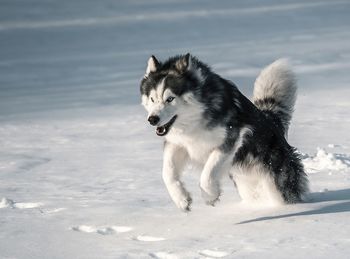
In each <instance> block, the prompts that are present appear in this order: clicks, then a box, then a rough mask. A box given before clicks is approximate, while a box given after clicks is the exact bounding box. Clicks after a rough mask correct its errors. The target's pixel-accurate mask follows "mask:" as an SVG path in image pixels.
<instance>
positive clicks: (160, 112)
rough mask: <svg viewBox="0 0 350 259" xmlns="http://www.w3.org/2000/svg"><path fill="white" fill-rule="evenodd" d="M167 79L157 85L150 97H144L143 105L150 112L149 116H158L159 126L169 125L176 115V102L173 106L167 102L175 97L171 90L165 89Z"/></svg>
mask: <svg viewBox="0 0 350 259" xmlns="http://www.w3.org/2000/svg"><path fill="white" fill-rule="evenodd" d="M164 88H165V78H164V79H163V80H162V81H161V82H160V83H159V84H158V85H157V87H156V88H155V89H152V90H151V91H150V94H149V96H148V97H147V96H142V104H143V105H144V107H145V108H146V110H147V111H148V117H149V116H158V117H159V119H160V120H159V123H158V124H157V126H162V125H164V124H166V123H168V122H169V121H170V120H171V119H172V117H174V116H175V115H176V107H175V104H176V102H175V101H173V102H172V103H171V104H170V103H167V102H166V99H167V98H168V97H170V96H173V97H175V95H174V94H173V93H172V91H171V90H170V89H165V90H164Z"/></svg>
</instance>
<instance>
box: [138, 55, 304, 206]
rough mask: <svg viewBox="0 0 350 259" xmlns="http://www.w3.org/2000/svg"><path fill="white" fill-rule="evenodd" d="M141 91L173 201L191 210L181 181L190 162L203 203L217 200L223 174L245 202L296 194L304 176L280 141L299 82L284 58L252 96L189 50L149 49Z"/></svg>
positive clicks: (291, 198) (293, 198)
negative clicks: (158, 52) (168, 54)
mask: <svg viewBox="0 0 350 259" xmlns="http://www.w3.org/2000/svg"><path fill="white" fill-rule="evenodd" d="M140 90H141V96H142V104H143V105H144V107H145V108H146V110H147V111H148V121H149V122H150V123H151V125H153V126H155V128H156V134H157V135H159V136H161V137H163V139H164V159H163V179H164V182H165V184H166V187H167V189H168V191H169V194H170V197H171V198H172V200H173V201H174V203H175V204H176V205H177V207H179V208H180V209H182V210H184V211H188V210H190V206H191V202H192V199H191V196H190V194H189V192H188V191H187V190H186V189H185V187H184V184H183V182H182V181H181V175H182V172H183V170H184V168H185V166H186V165H187V164H188V163H193V164H196V165H197V166H200V168H201V169H202V173H201V177H200V188H201V192H202V197H203V199H204V200H205V202H206V203H207V204H209V205H214V204H215V203H216V202H217V201H218V200H219V197H220V194H221V189H220V181H221V179H222V178H223V176H224V175H229V176H230V178H231V179H232V180H233V181H234V183H235V186H236V187H237V189H238V192H239V194H240V196H241V198H242V199H243V200H244V201H248V202H260V203H264V204H281V203H294V202H299V201H301V200H302V197H303V195H304V194H305V193H306V192H307V190H308V181H307V177H306V174H305V172H304V168H303V165H302V163H301V160H300V157H299V155H298V153H297V152H296V150H295V148H293V147H291V146H290V145H289V144H288V143H287V140H286V137H287V133H288V127H289V123H290V120H291V117H292V113H293V109H294V104H295V100H296V90H297V86H296V80H295V76H294V73H293V72H292V71H291V69H290V68H289V66H288V63H287V62H286V61H285V60H277V61H275V62H274V63H272V64H271V65H269V66H268V67H266V68H265V69H264V70H263V71H262V72H261V74H260V75H259V76H258V78H257V79H256V82H255V86H254V95H253V102H251V101H250V100H249V99H248V98H246V97H245V96H244V95H243V94H242V93H241V92H240V91H239V90H238V89H237V87H236V86H235V85H234V84H233V83H232V82H230V81H228V80H226V79H224V78H222V77H220V76H219V75H217V74H216V73H214V72H213V71H212V70H211V69H210V68H209V67H208V66H207V65H206V64H204V63H203V62H201V61H199V60H198V59H197V58H195V57H193V56H191V55H190V54H187V55H181V56H176V57H172V58H170V59H168V60H167V61H165V62H163V63H161V62H159V61H158V60H157V59H156V58H155V57H154V56H152V57H151V58H150V59H149V61H148V66H147V69H146V74H145V76H144V78H143V80H142V82H141V86H140Z"/></svg>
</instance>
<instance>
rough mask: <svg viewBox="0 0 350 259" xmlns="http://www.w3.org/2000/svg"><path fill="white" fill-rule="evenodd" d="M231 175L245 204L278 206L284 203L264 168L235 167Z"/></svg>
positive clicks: (258, 166)
mask: <svg viewBox="0 0 350 259" xmlns="http://www.w3.org/2000/svg"><path fill="white" fill-rule="evenodd" d="M230 175H231V176H232V178H233V180H234V182H235V184H236V187H237V190H238V193H239V195H240V196H241V198H242V200H243V201H244V202H247V203H255V204H256V203H261V204H264V205H278V204H282V203H283V202H284V201H283V198H282V195H281V193H280V192H279V191H278V189H277V187H276V184H275V182H274V179H273V178H272V177H271V175H270V174H269V172H267V170H266V169H265V168H264V167H263V166H261V165H259V164H252V165H249V166H233V167H232V169H231V171H230Z"/></svg>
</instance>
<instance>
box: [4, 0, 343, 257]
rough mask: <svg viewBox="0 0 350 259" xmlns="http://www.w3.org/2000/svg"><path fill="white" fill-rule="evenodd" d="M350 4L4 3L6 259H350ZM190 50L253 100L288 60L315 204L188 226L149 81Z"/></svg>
mask: <svg viewBox="0 0 350 259" xmlns="http://www.w3.org/2000/svg"><path fill="white" fill-rule="evenodd" d="M349 13H350V1H325V0H324V1H322V0H315V1H302V0H293V1H278V0H268V1H259V0H249V1H228V0H225V1H209V0H205V1H199V0H189V1H185V0H176V1H175V0H169V1H160V0H147V1H141V0H131V1H126V0H124V1H118V0H114V1H112V0H104V1H94V0H85V1H83V0H77V1H71V0H50V1H48V0H36V1H26V0H0V258H21V259H22V258H23V259H24V258H26V259H27V258H168V259H170V258H171V259H174V258H222V257H225V258H349V254H350V133H349V132H350V15H349ZM186 52H191V53H192V54H194V55H196V56H198V57H199V58H200V59H202V60H204V61H205V62H208V63H209V64H210V65H211V66H212V68H213V69H214V70H215V71H216V72H218V73H219V74H221V75H222V76H224V77H226V78H228V79H230V80H232V81H234V82H235V83H236V84H237V85H238V86H239V88H240V89H241V90H242V92H243V93H245V94H246V95H247V96H251V93H252V88H253V82H254V79H255V77H256V76H257V74H258V73H259V70H260V69H261V68H262V67H264V66H265V65H267V64H269V63H271V62H272V61H273V60H275V59H277V58H280V57H288V58H289V59H290V61H291V63H292V64H293V66H294V68H295V71H296V73H297V75H298V78H299V81H298V82H299V99H298V102H297V106H296V111H295V116H294V119H293V121H292V127H291V131H290V137H289V142H290V143H291V144H292V145H293V146H296V147H297V148H298V149H299V150H300V152H302V153H303V158H304V160H303V161H304V164H305V167H306V169H307V172H308V175H309V178H310V183H311V194H310V197H309V200H308V202H306V203H303V204H296V205H288V206H282V207H279V208H257V207H250V206H248V205H243V204H241V203H240V200H239V197H238V194H237V192H236V190H235V189H234V186H233V184H232V182H230V181H229V180H226V181H225V184H224V195H223V196H222V199H221V202H220V203H219V204H218V205H217V206H216V207H208V206H206V205H205V204H204V202H203V201H202V200H201V197H200V191H199V187H198V174H196V173H193V172H190V171H189V172H188V174H186V176H185V182H186V183H187V186H188V189H189V190H190V191H191V193H192V195H193V198H194V204H193V208H192V212H190V213H188V214H186V213H182V212H181V211H179V210H178V209H177V208H176V207H175V205H174V204H173V203H172V201H171V200H170V198H169V196H168V193H167V191H166V189H165V186H164V185H163V183H162V179H161V162H162V140H161V139H160V138H159V137H157V136H156V134H155V133H154V129H152V128H151V127H150V126H149V125H148V124H147V123H146V113H145V111H144V110H143V108H142V107H141V105H140V97H139V89H138V87H139V80H140V78H141V77H142V76H143V73H144V69H145V65H146V61H147V59H148V57H149V56H150V55H151V54H154V55H156V56H157V57H158V58H159V59H165V58H166V57H168V56H170V55H174V54H180V53H186Z"/></svg>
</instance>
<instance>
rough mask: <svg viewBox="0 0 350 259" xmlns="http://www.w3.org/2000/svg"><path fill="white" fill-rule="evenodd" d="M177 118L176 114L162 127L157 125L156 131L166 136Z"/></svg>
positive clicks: (159, 134)
mask: <svg viewBox="0 0 350 259" xmlns="http://www.w3.org/2000/svg"><path fill="white" fill-rule="evenodd" d="M176 118H177V115H175V116H174V117H172V118H171V120H170V121H169V122H168V123H166V124H164V125H163V126H160V127H157V128H156V133H157V135H158V136H165V135H166V134H167V133H168V132H169V130H170V127H171V126H172V125H173V123H174V122H175V120H176Z"/></svg>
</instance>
